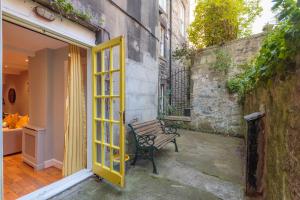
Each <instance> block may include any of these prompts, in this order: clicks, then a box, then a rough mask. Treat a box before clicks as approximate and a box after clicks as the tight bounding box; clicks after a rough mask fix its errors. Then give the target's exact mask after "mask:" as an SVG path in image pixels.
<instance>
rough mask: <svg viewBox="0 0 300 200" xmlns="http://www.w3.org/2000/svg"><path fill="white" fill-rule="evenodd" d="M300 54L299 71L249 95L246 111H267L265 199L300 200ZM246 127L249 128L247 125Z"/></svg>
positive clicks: (299, 57) (265, 120)
mask: <svg viewBox="0 0 300 200" xmlns="http://www.w3.org/2000/svg"><path fill="white" fill-rule="evenodd" d="M299 68H300V55H299V56H298V70H297V71H295V72H292V73H291V74H292V75H290V76H289V77H286V78H282V77H277V78H275V79H274V80H272V82H270V83H269V84H266V85H264V86H260V87H259V88H257V89H256V90H255V91H253V92H252V93H251V94H249V95H247V96H246V100H245V103H244V110H243V111H244V114H245V115H246V114H249V113H252V112H257V111H261V112H265V113H266V116H265V118H264V124H265V134H266V149H265V153H266V157H265V158H266V167H265V168H266V169H265V177H264V185H265V187H264V190H265V192H264V198H263V199H295V200H296V199H300V69H299ZM244 130H246V127H244Z"/></svg>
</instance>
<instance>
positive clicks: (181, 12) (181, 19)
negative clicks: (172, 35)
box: [179, 1, 186, 36]
mask: <svg viewBox="0 0 300 200" xmlns="http://www.w3.org/2000/svg"><path fill="white" fill-rule="evenodd" d="M185 14H186V10H185V5H184V3H183V1H180V6H179V23H180V24H179V30H180V33H181V35H182V36H185V35H186V31H185Z"/></svg>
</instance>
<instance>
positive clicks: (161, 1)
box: [158, 0, 168, 13]
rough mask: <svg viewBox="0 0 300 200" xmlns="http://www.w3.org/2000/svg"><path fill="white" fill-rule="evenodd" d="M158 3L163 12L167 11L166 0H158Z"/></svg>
mask: <svg viewBox="0 0 300 200" xmlns="http://www.w3.org/2000/svg"><path fill="white" fill-rule="evenodd" d="M158 5H159V7H160V8H161V10H163V11H164V12H165V13H167V7H168V0H159V1H158Z"/></svg>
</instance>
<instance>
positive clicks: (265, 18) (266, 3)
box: [190, 0, 275, 34]
mask: <svg viewBox="0 0 300 200" xmlns="http://www.w3.org/2000/svg"><path fill="white" fill-rule="evenodd" d="M190 3H191V9H190V13H191V15H190V21H193V19H194V16H193V14H194V8H195V0H191V1H190ZM260 4H261V6H262V8H263V11H262V14H261V16H258V17H257V19H256V20H255V21H254V23H253V24H252V32H253V34H256V33H260V32H262V29H263V27H264V25H265V24H267V23H271V24H274V23H275V14H274V13H272V10H271V8H272V5H273V3H272V0H261V2H260Z"/></svg>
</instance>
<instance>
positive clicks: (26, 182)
mask: <svg viewBox="0 0 300 200" xmlns="http://www.w3.org/2000/svg"><path fill="white" fill-rule="evenodd" d="M3 161H4V171H3V174H4V199H5V200H11V199H17V198H19V197H21V196H23V195H25V194H28V193H30V192H33V191H34V190H36V189H38V188H41V187H43V186H46V185H48V184H50V183H53V182H55V181H57V180H59V179H61V178H62V172H61V170H59V169H57V168H55V167H49V168H47V169H44V170H40V171H34V169H33V168H32V167H30V166H29V165H27V164H25V163H24V162H23V161H22V156H21V154H15V155H11V156H5V157H4V158H3Z"/></svg>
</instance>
